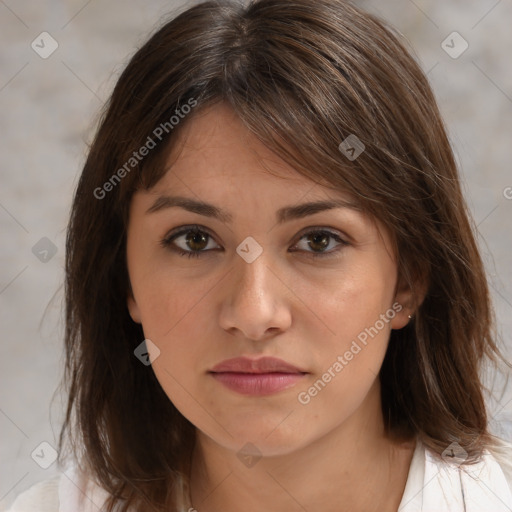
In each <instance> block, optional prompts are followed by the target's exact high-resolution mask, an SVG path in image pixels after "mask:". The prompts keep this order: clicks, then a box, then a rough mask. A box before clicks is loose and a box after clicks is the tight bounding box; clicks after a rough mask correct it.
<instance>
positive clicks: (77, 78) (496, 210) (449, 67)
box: [0, 0, 512, 506]
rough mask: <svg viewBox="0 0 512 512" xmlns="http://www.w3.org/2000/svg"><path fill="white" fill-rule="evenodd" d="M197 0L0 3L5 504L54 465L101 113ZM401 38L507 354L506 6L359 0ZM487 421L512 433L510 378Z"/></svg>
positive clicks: (498, 1) (509, 131) (509, 106)
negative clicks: (169, 22)
mask: <svg viewBox="0 0 512 512" xmlns="http://www.w3.org/2000/svg"><path fill="white" fill-rule="evenodd" d="M193 3H198V2H190V1H189V2H183V1H178V0H175V1H172V0H167V1H163V0H152V1H151V2H143V1H142V0H123V1H121V0H109V1H108V2H107V1H106V0H88V1H87V0H53V1H41V2H33V1H28V0H18V1H15V0H0V43H1V48H0V112H1V115H0V133H1V137H0V152H1V153H0V154H1V158H0V232H1V240H2V245H1V248H0V326H1V330H2V333H3V335H2V337H3V338H2V343H1V345H0V350H1V355H0V376H1V380H2V385H1V395H0V431H1V432H2V435H1V437H0V443H1V444H0V502H2V503H3V504H4V506H8V505H9V504H10V503H11V502H12V501H13V500H14V498H15V497H16V496H17V495H18V494H19V493H20V492H22V491H23V490H25V489H27V488H28V487H30V486H31V485H32V484H34V483H35V482H38V481H41V480H44V479H47V478H50V477H51V476H53V475H54V474H56V473H57V472H58V468H57V464H56V463H52V462H53V459H54V455H55V452H54V449H55V448H56V447H57V440H58V434H59V430H60V426H61V423H62V413H63V404H64V398H65V395H64V394H63V393H62V392H60V391H58V385H59V382H60V379H61V378H62V373H63V364H64V358H63V332H64V329H63V314H62V306H63V302H62V297H63V295H62V292H63V288H62V284H63V277H64V275H63V266H64V249H65V247H64V242H65V228H66V223H67V217H68V214H69V208H70V204H71V199H72V194H73V191H74V188H75V186H76V183H77V179H78V176H79V173H80V169H81V166H82V165H83V163H84V159H85V154H86V149H87V145H86V143H87V142H88V141H90V139H91V136H92V134H93V133H94V128H95V123H96V122H97V120H98V115H99V111H100V108H101V107H102V105H103V103H104V102H105V101H106V100H107V98H108V96H109V93H110V91H111V90H112V87H113V85H114V83H115V80H116V78H117V77H118V76H119V73H120V72H121V70H122V69H123V67H124V66H125V65H126V63H127V62H128V60H129V58H130V56H131V55H132V54H133V53H134V51H135V49H136V48H137V47H138V46H140V45H141V44H142V43H143V42H144V41H145V40H146V38H147V36H148V34H149V33H150V32H151V31H153V30H154V28H155V27H156V26H157V25H160V24H162V22H163V19H165V18H168V17H170V16H173V15H175V14H176V13H178V12H180V11H181V10H182V9H183V8H184V7H183V6H190V5H192V4H193ZM354 3H355V4H356V5H359V6H361V7H363V8H365V9H367V10H369V11H370V12H373V13H375V14H377V15H380V16H381V17H383V18H384V19H386V20H388V21H389V22H390V23H391V24H393V25H394V26H395V27H396V28H398V30H399V31H400V32H401V33H402V34H403V35H404V36H405V37H406V38H407V39H408V41H409V43H410V45H411V46H412V48H413V49H414V52H415V55H416V58H417V60H418V61H419V63H420V65H421V66H422V68H423V69H424V71H425V72H426V73H428V78H429V80H430V82H431V84H432V86H433V89H434V93H435V95H436V97H437V99H438V102H439V106H440V109H441V112H442V114H443V116H444V118H445V121H446V124H447V127H448V131H449V135H450V138H451V141H452V143H453V146H454V149H455V153H456V157H457V160H458V162H459V165H460V169H461V173H462V180H463V187H464V190H465V193H466V197H467V200H468V204H469V207H470V210H471V212H472V215H473V218H474V222H475V225H476V226H477V229H478V237H479V238H478V240H479V244H480V247H481V250H482V256H483V258H484V260H485V264H486V267H487V271H488V274H489V278H490V282H491V285H492V288H491V291H492V294H493V299H494V304H495V308H496V313H497V319H498V329H499V334H500V336H501V341H500V344H501V346H502V348H503V349H504V350H505V354H506V355H507V357H508V359H509V360H510V359H511V356H512V265H511V262H512V256H511V255H512V236H511V219H512V172H511V162H512V61H511V58H510V55H511V53H512V31H511V30H510V26H511V22H512V0H478V1H476V0H472V1H468V0H464V1H463V0H451V1H450V2H443V1H441V0H414V1H413V0H395V1H387V2H383V1H380V2H379V1H377V0H366V1H364V0H361V1H357V0H356V1H355V2H354ZM494 384H495V388H494V395H493V396H490V397H489V399H488V404H489V411H490V415H491V417H492V420H491V425H492V429H493V431H494V432H495V433H497V434H498V435H500V436H502V437H505V438H507V439H509V440H511V441H512V389H511V388H512V383H509V384H508V385H506V386H505V385H504V377H503V375H500V374H498V375H497V377H496V379H495V383H494Z"/></svg>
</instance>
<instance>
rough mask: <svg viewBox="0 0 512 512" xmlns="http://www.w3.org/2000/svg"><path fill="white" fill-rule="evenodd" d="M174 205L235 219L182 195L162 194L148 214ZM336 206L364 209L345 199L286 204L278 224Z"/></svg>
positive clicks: (222, 217)
mask: <svg viewBox="0 0 512 512" xmlns="http://www.w3.org/2000/svg"><path fill="white" fill-rule="evenodd" d="M172 207H178V208H183V209H184V210H187V211H189V212H192V213H197V214H199V215H204V216H205V217H213V218H214V219H218V220H220V221H222V222H225V223H231V222H232V220H233V216H232V215H231V214H230V213H228V212H226V211H224V210H222V209H221V208H219V207H217V206H215V205H213V204H209V203H205V202H204V201H198V200H196V199H191V198H189V197H182V196H160V197H158V198H157V200H156V201H155V202H154V203H153V204H152V206H150V207H149V208H148V209H147V211H146V214H148V213H154V212H158V211H162V210H165V209H167V208H172ZM334 208H349V209H352V210H356V211H359V212H360V211H362V208H361V207H360V206H359V205H357V204H356V203H353V202H350V201H347V200H344V199H330V200H326V201H317V202H310V203H303V204H299V205H290V206H285V207H283V208H280V209H279V210H277V212H276V219H277V223H278V224H282V223H284V222H286V221H289V220H293V219H301V218H303V217H307V216H308V215H313V214H315V213H318V212H322V211H325V210H332V209H334Z"/></svg>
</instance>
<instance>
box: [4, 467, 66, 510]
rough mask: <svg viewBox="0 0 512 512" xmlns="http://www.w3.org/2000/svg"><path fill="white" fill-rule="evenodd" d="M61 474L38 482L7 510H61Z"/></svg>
mask: <svg viewBox="0 0 512 512" xmlns="http://www.w3.org/2000/svg"><path fill="white" fill-rule="evenodd" d="M60 478H61V476H60V475H57V476H55V477H53V478H49V479H47V480H43V481H42V482H38V483H36V484H34V485H32V487H29V488H28V489H27V490H26V491H24V492H22V493H21V494H19V495H18V496H17V497H16V499H15V500H14V502H13V503H12V505H11V506H10V508H9V509H7V511H6V512H59V482H60Z"/></svg>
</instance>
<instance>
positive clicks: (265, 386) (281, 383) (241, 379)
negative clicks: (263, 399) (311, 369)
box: [211, 372, 305, 396]
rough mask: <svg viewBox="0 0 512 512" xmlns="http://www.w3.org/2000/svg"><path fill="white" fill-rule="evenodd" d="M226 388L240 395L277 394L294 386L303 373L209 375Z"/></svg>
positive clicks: (227, 373)
mask: <svg viewBox="0 0 512 512" xmlns="http://www.w3.org/2000/svg"><path fill="white" fill-rule="evenodd" d="M211 375H212V376H213V378H214V379H216V380H218V381H219V382H220V383H222V384H224V386H226V387H227V388H229V389H231V390H233V391H236V392H237V393H240V394H242V395H252V396H263V395H271V394H273V393H277V392H278V391H283V390H285V389H288V388H291V387H292V386H294V385H295V384H296V383H297V382H298V381H299V380H300V379H302V378H303V377H304V375H305V374H304V373H234V372H221V373H213V372H212V374H211Z"/></svg>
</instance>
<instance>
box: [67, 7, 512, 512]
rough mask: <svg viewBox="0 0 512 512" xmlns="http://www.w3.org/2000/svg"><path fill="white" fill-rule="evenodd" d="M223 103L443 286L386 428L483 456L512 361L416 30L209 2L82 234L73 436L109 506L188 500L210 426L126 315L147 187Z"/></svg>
mask: <svg viewBox="0 0 512 512" xmlns="http://www.w3.org/2000/svg"><path fill="white" fill-rule="evenodd" d="M219 101H224V102H227V103H228V104H229V105H230V106H231V107H232V109H233V110H234V111H235V112H236V114H237V115H238V116H239V118H240V119H241V120H242V122H243V123H244V124H245V125H246V126H247V127H248V128H249V129H250V130H251V132H252V133H254V134H255V135H256V136H257V137H258V138H259V139H260V140H261V141H262V142H263V143H264V144H265V145H266V146H267V147H269V148H271V149H272V150H273V151H275V153H276V154H278V155H279V156H281V157H282V158H283V159H284V160H285V161H287V162H288V163H290V164H291V165H293V166H294V168H295V169H296V170H297V172H298V173H300V174H302V175H303V176H305V177H307V178H310V179H312V180H314V181H315V182H317V183H321V184H324V185H327V186H330V187H332V188H333V189H335V190H340V191H348V192H349V193H351V194H352V195H353V196H355V197H356V198H357V199H358V201H359V202H360V205H361V207H362V208H363V209H364V211H365V212H367V213H368V214H369V215H370V216H373V217H374V218H378V219H379V220H380V222H382V223H383V224H384V226H385V227H386V228H387V229H388V230H389V232H390V233H391V234H392V236H393V240H394V244H395V248H396V253H397V255H398V261H397V265H398V276H399V277H398V279H399V283H402V284H406V285H408V286H410V287H411V289H412V290H413V291H414V290H417V289H418V283H426V295H425V296H424V299H423V301H421V300H419V299H418V301H417V309H416V311H415V314H414V317H413V320H412V321H411V322H410V323H409V324H408V325H407V326H406V327H404V328H403V329H400V330H393V331H391V335H390V340H389V346H388V350H387V353H386V356H385V359H384V362H383V365H382V368H381V371H380V375H379V378H380V379H381V386H382V411H383V416H384V421H385V425H386V430H387V432H388V433H389V435H390V436H396V437H412V436H417V437H418V438H419V439H421V441H423V442H424V443H425V444H426V445H427V446H428V447H430V448H431V449H432V450H434V451H435V452H436V453H438V454H441V453H442V452H443V450H444V449H445V448H446V447H447V446H448V445H450V444H451V443H452V442H458V443H459V444H460V446H461V447H463V448H464V449H465V450H466V452H467V453H468V458H467V460H466V462H465V463H466V464H470V463H472V462H475V461H477V460H478V459H479V457H480V456H481V454H482V452H483V450H484V449H485V448H486V447H487V446H491V445H492V443H493V442H494V438H493V436H491V434H490V433H489V430H488V419H487V413H486V407H485V402H484V395H483V390H484V386H483V384H482V380H481V375H480V370H481V367H482V362H483V361H484V360H486V359H487V360H489V361H493V362H494V363H496V362H497V361H498V359H502V360H504V359H503V356H502V355H501V354H500V351H499V348H498V346H497V344H496V342H495V337H496V333H495V319H494V313H493V310H492V306H491V302H490V296H489V290H488V284H487V280H486V276H485V273H484V267H483V264H482V260H481V258H480V256H479V252H478V248H477V244H476V241H475V234H474V225H473V222H472V220H471V216H470V213H469V211H468V208H467V206H466V203H465V200H464V198H463V195H462V192H461V186H460V182H459V174H458V169H457V166H456V163H455V159H454V156H453V152H452V148H451V146H450V143H449V140H448V137H447V134H446V130H445V127H444V124H443V121H442V118H441V115H440V113H439V110H438V107H437V104H436V100H435V98H434V95H433V93H432V91H431V88H430V86H429V84H428V81H427V79H426V77H425V74H424V73H423V72H422V70H421V68H420V67H419V65H418V64H417V63H416V61H415V59H414V58H413V57H412V56H411V54H410V53H409V51H408V49H407V47H406V44H405V42H404V41H403V40H402V37H401V36H400V34H399V33H398V32H397V31H396V30H395V29H393V28H392V27H390V26H388V25H387V24H386V22H384V21H382V20H380V19H379V18H377V17H375V16H373V15H371V14H368V13H366V12H364V11H362V10H360V9H359V8H356V7H355V6H353V5H352V4H350V3H349V2H346V1H342V0H315V1H314V2H311V1H310V0H256V1H253V2H251V3H249V4H248V5H242V4H240V3H238V2H227V1H226V2H212V1H210V2H204V3H201V4H199V5H196V6H193V7H191V8H189V9H188V10H186V11H184V12H182V13H181V14H180V15H179V16H177V17H175V18H174V19H172V20H171V21H169V22H167V23H166V24H165V25H163V26H162V27H161V28H159V29H158V30H157V31H156V32H155V33H154V34H153V35H152V36H151V37H150V39H149V40H148V41H147V42H146V43H145V44H144V45H143V46H142V47H141V48H140V49H139V50H138V51H137V52H136V53H135V55H134V56H133V57H132V59H131V60H130V62H129V63H128V65H127V67H126V68H125V70H124V71H123V73H122V74H121V76H120V78H119V80H118V82H117V84H116V86H115V88H114V91H113V93H112V96H111V98H110V100H109V101H108V103H107V105H106V106H105V108H104V110H103V113H102V117H101V120H100V124H99V128H98V130H97V133H96V136H95V138H94V140H93V142H92V144H91V146H90V149H89V152H88V157H87V160H86V162H85V165H84V168H83V171H82V174H81V176H80V180H79V183H78V185H77V189H76V192H75V195H74V201H73V205H72V210H71V216H70V221H69V226H68V231H67V240H66V251H67V252H66V267H65V270H66V281H65V290H66V331H65V348H66V368H65V376H64V377H65V379H64V380H65V381H66V383H67V385H68V387H69V401H68V405H67V411H66V416H65V422H64V425H63V427H62V430H61V434H60V439H59V448H60V450H59V451H60V453H61V458H63V457H64V450H63V447H64V446H65V443H69V446H70V448H71V450H72V452H73V454H74V457H75V459H76V460H77V461H78V463H79V464H80V466H81V468H83V470H84V471H87V472H88V473H89V474H90V475H91V476H92V477H93V478H94V479H95V480H96V481H97V482H98V483H99V484H101V486H102V487H103V488H104V489H106V490H107V491H108V492H109V493H110V494H111V498H110V499H109V507H110V508H109V510H112V509H113V507H114V506H116V504H118V505H120V506H121V507H122V508H121V510H123V511H125V510H127V509H128V507H129V506H132V505H133V506H135V507H137V506H143V507H145V508H144V509H145V510H146V509H150V510H171V509H172V510H178V509H179V507H181V508H184V507H186V506H188V502H187V499H186V490H187V485H188V478H189V476H188V475H189V469H190V454H191V450H192V448H193V445H194V442H195V437H194V436H195V427H194V426H193V425H192V424H191V423H190V422H189V421H188V420H187V419H186V418H184V417H183V416H182V415H181V414H180V413H179V412H178V411H177V409H176V408H175V407H174V405H173V404H172V402H171V401H170V400H169V398H168V397H167V396H166V394H165V393H164V391H163V390H162V388H161V386H160V384H159V383H158V381H157V379H156V377H155V375H154V373H153V371H152V368H151V366H145V365H143V364H141V362H140V361H139V360H138V359H137V358H136V357H135V356H134V350H135V348H136V347H137V346H138V345H139V344H140V343H141V342H142V341H143V339H144V335H143V331H142V328H141V326H140V325H139V324H136V323H134V322H133V321H132V319H131V318H130V316H129V313H128V310H127V303H126V299H127V296H128V294H129V293H130V283H129V278H128V272H127V266H126V231H127V222H128V209H129V205H130V200H131V197H132V195H133V193H134V192H135V191H136V190H138V189H146V190H147V189H149V188H151V187H152V186H153V185H154V184H155V183H157V182H158V180H159V179H160V178H161V177H162V176H163V175H164V173H165V165H164V162H165V158H166V156H167V155H168V154H169V150H170V148H171V147H172V144H173V141H175V140H176V135H177V134H178V133H179V131H180V129H181V128H182V127H183V126H184V125H185V124H186V123H187V122H189V121H190V119H193V118H194V116H195V115H196V113H197V112H199V111H200V110H201V109H202V108H204V107H206V106H207V105H212V104H213V103H215V102H219ZM185 113H187V114H186V115H185ZM178 117H179V120H178V122H176V120H177V119H178ZM349 136H351V137H352V138H351V139H349V141H350V140H352V141H354V140H358V141H359V142H357V144H359V146H358V147H362V146H361V144H360V143H362V144H364V151H363V152H362V153H361V154H360V156H359V157H358V158H354V159H352V158H348V157H349V156H351V155H350V154H347V152H344V151H343V148H344V147H345V148H346V147H347V146H343V143H344V141H347V138H348V137H349ZM354 137H356V138H357V139H355V138H354ZM340 144H341V146H340ZM143 147H145V148H146V149H147V151H142V150H141V148H143ZM143 153H144V154H143ZM170 507H172V508H170Z"/></svg>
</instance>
